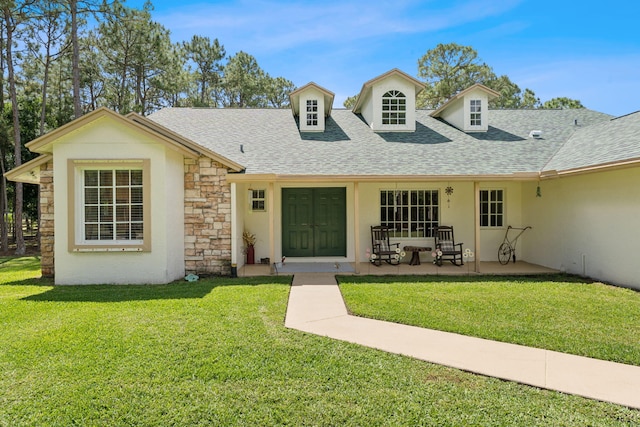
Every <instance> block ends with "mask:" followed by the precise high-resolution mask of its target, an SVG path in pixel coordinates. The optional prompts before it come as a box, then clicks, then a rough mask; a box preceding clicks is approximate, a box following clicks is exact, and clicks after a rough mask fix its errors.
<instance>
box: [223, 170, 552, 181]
mask: <svg viewBox="0 0 640 427" xmlns="http://www.w3.org/2000/svg"><path fill="white" fill-rule="evenodd" d="M538 179H540V175H539V174H538V173H537V172H530V173H529V172H527V173H513V174H494V175H295V174H294V175H283V174H236V173H230V174H227V181H228V182H235V183H247V182H256V181H268V182H387V181H388V182H415V181H427V182H440V181H454V182H456V181H457V182H460V181H484V182H486V181H537V180H538Z"/></svg>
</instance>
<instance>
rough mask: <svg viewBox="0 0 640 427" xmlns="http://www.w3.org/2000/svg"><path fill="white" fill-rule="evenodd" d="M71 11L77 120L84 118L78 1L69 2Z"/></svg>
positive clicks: (75, 113) (74, 96) (71, 0)
mask: <svg viewBox="0 0 640 427" xmlns="http://www.w3.org/2000/svg"><path fill="white" fill-rule="evenodd" d="M69 9H70V11H71V43H72V45H73V53H72V55H71V63H72V64H71V68H72V71H73V76H72V79H73V115H74V117H75V118H76V119H77V118H78V117H80V116H82V103H81V101H80V46H79V43H78V0H69Z"/></svg>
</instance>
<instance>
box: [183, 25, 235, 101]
mask: <svg viewBox="0 0 640 427" xmlns="http://www.w3.org/2000/svg"><path fill="white" fill-rule="evenodd" d="M183 47H184V49H185V53H186V57H187V59H189V60H191V61H192V62H193V63H194V64H195V65H196V71H195V75H196V79H197V82H198V86H199V90H198V93H199V96H198V104H199V105H201V106H209V105H210V104H211V99H212V98H214V102H213V103H214V105H215V103H216V100H215V96H213V97H212V93H211V91H212V90H216V89H219V88H220V81H221V79H222V75H221V74H222V64H221V62H220V61H221V60H222V59H223V58H224V57H225V55H226V52H225V50H224V46H222V45H221V44H220V42H218V39H214V40H213V41H211V39H209V37H202V36H193V37H192V38H191V40H190V41H188V42H184V43H183Z"/></svg>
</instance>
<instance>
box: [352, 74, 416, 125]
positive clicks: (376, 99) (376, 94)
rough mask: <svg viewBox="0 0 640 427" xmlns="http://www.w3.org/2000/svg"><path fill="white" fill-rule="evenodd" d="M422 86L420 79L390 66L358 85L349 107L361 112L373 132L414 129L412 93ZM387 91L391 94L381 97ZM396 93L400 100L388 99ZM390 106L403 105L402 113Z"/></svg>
mask: <svg viewBox="0 0 640 427" xmlns="http://www.w3.org/2000/svg"><path fill="white" fill-rule="evenodd" d="M423 89H424V84H422V82H420V81H419V80H416V79H414V78H413V77H411V76H409V75H408V74H406V73H404V72H402V71H400V70H398V69H397V68H394V69H393V70H391V71H388V72H386V73H385V74H382V75H380V76H378V77H376V78H374V79H371V80H369V81H368V82H366V83H365V84H364V85H362V89H361V90H360V94H359V95H358V98H357V99H356V102H355V104H354V106H353V110H352V111H353V112H354V113H355V114H361V115H362V117H363V118H364V120H365V122H366V123H367V124H368V125H369V126H370V127H371V129H373V130H374V131H375V132H414V131H415V130H416V95H417V94H418V93H420V91H422V90H423ZM387 94H391V95H390V98H387V101H385V95H387ZM398 94H402V97H403V99H404V101H403V103H400V102H399V101H398V102H396V101H389V99H391V98H396V99H397V100H399V98H398V96H399V95H398ZM394 105H395V107H394ZM393 108H403V109H404V110H403V111H402V113H403V115H401V114H396V113H400V112H401V111H400V110H393Z"/></svg>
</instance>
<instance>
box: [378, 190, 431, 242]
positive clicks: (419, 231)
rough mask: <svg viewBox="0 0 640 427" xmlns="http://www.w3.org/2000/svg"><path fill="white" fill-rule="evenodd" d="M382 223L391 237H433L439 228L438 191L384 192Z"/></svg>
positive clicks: (381, 193)
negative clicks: (387, 228)
mask: <svg viewBox="0 0 640 427" xmlns="http://www.w3.org/2000/svg"><path fill="white" fill-rule="evenodd" d="M380 224H381V225H385V226H387V227H389V229H390V230H389V235H390V236H391V237H402V238H427V237H433V235H434V230H435V228H436V227H438V225H440V191H439V190H438V189H393V190H388V189H381V190H380Z"/></svg>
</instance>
